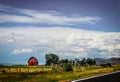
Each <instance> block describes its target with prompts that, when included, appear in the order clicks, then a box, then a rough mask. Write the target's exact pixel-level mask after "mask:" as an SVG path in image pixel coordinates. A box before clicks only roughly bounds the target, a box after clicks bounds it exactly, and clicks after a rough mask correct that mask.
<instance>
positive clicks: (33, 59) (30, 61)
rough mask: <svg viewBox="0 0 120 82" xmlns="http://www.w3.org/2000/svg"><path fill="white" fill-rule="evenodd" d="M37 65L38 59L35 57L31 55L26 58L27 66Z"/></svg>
mask: <svg viewBox="0 0 120 82" xmlns="http://www.w3.org/2000/svg"><path fill="white" fill-rule="evenodd" d="M37 65H38V61H37V59H36V58H35V57H31V58H30V59H29V60H28V66H37Z"/></svg>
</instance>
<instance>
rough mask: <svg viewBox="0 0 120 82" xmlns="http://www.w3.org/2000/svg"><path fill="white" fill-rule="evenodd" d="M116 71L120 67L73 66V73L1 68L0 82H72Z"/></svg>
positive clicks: (51, 69) (34, 68)
mask: <svg viewBox="0 0 120 82" xmlns="http://www.w3.org/2000/svg"><path fill="white" fill-rule="evenodd" d="M114 71H120V65H114V66H112V67H105V68H103V67H101V66H84V67H79V66H78V67H77V66H73V71H71V72H63V71H59V70H58V71H56V70H54V69H53V67H48V66H37V67H27V66H18V67H15V66H14V67H13V66H11V67H1V68H0V82H70V81H71V80H75V79H80V78H85V77H89V76H94V75H99V74H103V73H108V72H114Z"/></svg>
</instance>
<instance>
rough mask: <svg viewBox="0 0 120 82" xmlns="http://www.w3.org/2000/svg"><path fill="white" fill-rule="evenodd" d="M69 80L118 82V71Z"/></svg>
mask: <svg viewBox="0 0 120 82" xmlns="http://www.w3.org/2000/svg"><path fill="white" fill-rule="evenodd" d="M71 82H120V71H118V72H113V73H109V74H104V75H99V76H94V77H90V78H85V79H79V80H75V81H71Z"/></svg>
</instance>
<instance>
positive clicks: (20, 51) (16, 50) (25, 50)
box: [12, 48, 33, 55]
mask: <svg viewBox="0 0 120 82" xmlns="http://www.w3.org/2000/svg"><path fill="white" fill-rule="evenodd" d="M32 52H33V50H32V49H27V48H22V49H14V50H13V52H12V54H16V55H17V54H24V53H32Z"/></svg>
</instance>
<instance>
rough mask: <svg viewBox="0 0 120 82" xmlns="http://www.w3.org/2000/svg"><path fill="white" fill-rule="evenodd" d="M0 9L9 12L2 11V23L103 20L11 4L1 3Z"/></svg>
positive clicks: (64, 22)
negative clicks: (40, 10) (22, 7)
mask: <svg viewBox="0 0 120 82" xmlns="http://www.w3.org/2000/svg"><path fill="white" fill-rule="evenodd" d="M0 10H1V11H3V12H8V11H9V10H13V11H9V12H11V13H12V14H9V13H0V23H6V22H17V23H47V24H54V25H71V24H86V23H87V24H93V23H96V22H97V21H100V20H101V17H97V16H95V17H89V16H85V17H80V16H77V17H74V16H72V17H68V16H65V15H63V14H61V13H59V12H46V13H45V12H44V13H43V12H38V11H35V10H27V9H17V8H12V7H9V6H7V7H6V6H3V5H0Z"/></svg>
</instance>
